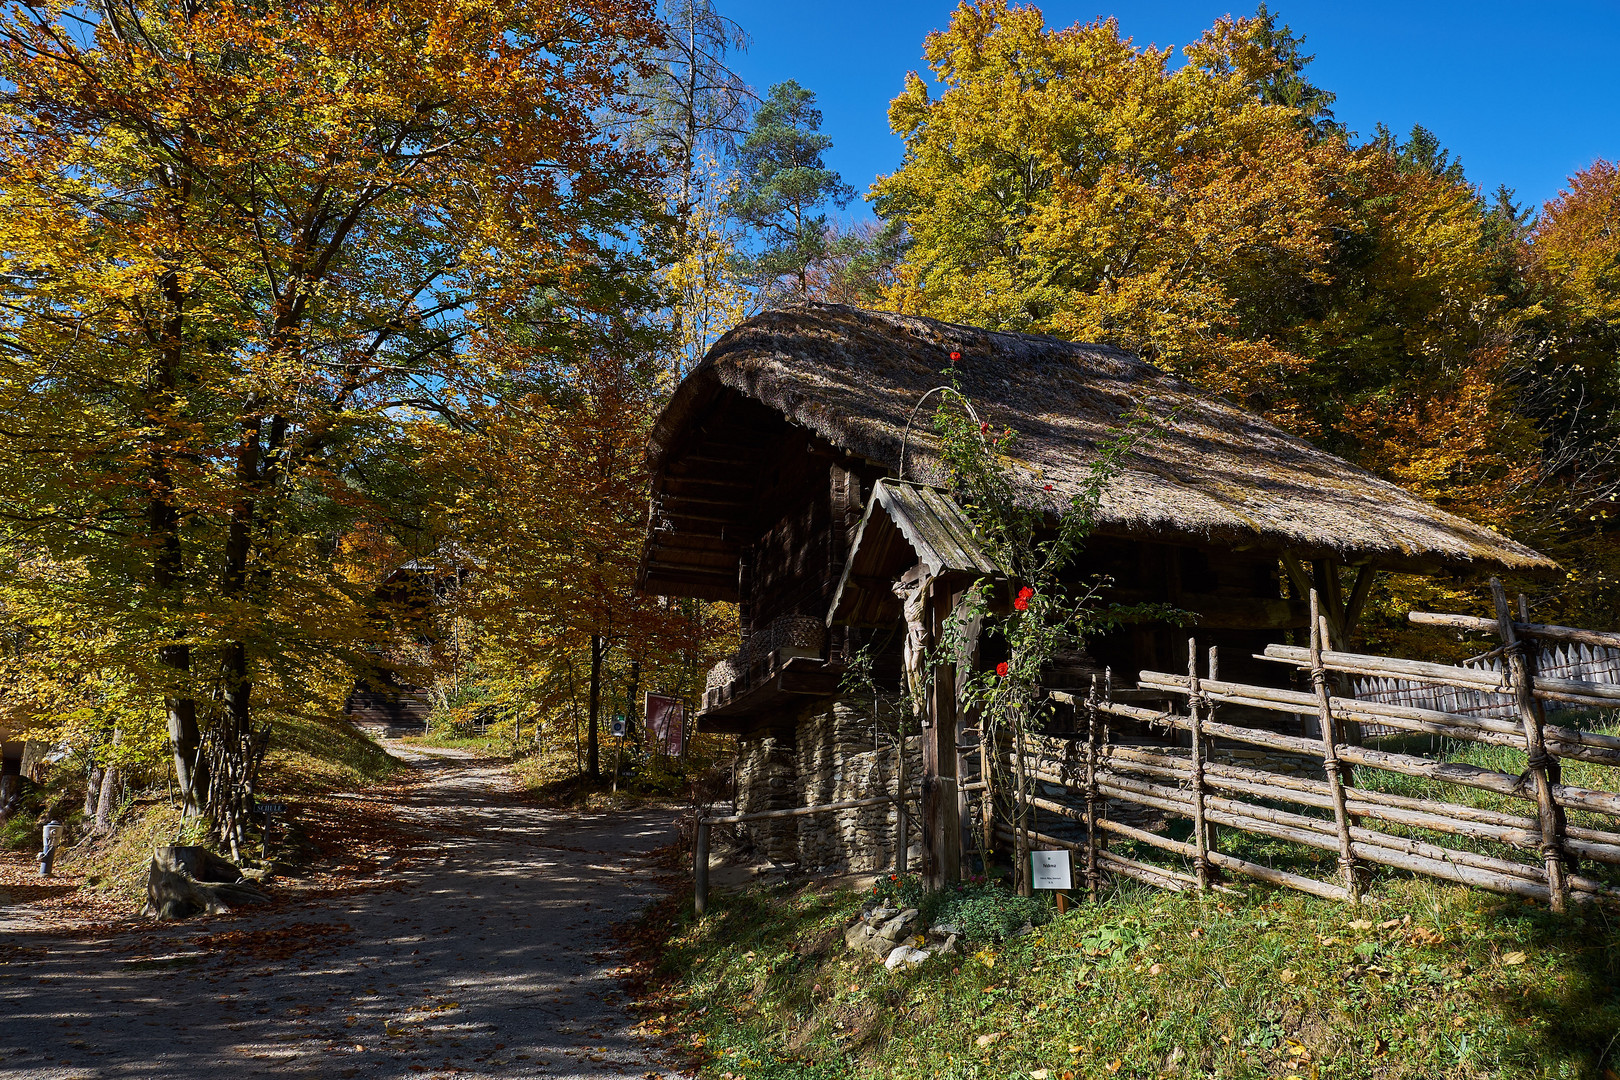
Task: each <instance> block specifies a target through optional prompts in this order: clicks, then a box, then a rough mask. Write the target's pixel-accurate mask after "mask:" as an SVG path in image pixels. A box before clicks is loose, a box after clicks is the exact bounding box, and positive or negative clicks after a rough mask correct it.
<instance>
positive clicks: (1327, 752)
mask: <svg viewBox="0 0 1620 1080" xmlns="http://www.w3.org/2000/svg"><path fill="white" fill-rule="evenodd" d="M1319 605H1320V600H1319V599H1318V598H1317V595H1316V590H1315V589H1312V590H1311V683H1312V685H1313V686H1315V687H1316V702H1317V707H1318V709H1319V711H1320V713H1321V724H1320V727H1321V728H1322V771H1323V772H1324V773H1326V774H1327V782H1328V790H1329V791H1330V792H1332V794H1333V823H1334V825H1335V826H1336V827H1337V829H1338V833H1339V870H1340V872H1341V873H1342V874H1343V875H1344V888H1345V891H1346V892H1348V893H1349V894H1350V902H1351V903H1354V904H1360V903H1361V880H1360V878H1358V877H1357V876H1356V850H1355V848H1354V847H1353V846H1352V845H1351V843H1350V814H1349V812H1348V811H1347V810H1346V808H1345V803H1344V782H1343V780H1342V779H1341V778H1340V776H1339V751H1338V747H1337V746H1336V745H1335V744H1334V724H1333V698H1332V695H1330V694H1329V693H1328V682H1327V669H1326V668H1324V667H1323V666H1322V642H1323V639H1324V637H1325V636H1326V635H1325V634H1324V632H1323V627H1322V614H1321V611H1320V608H1319Z"/></svg>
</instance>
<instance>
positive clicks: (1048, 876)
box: [1029, 849, 1074, 891]
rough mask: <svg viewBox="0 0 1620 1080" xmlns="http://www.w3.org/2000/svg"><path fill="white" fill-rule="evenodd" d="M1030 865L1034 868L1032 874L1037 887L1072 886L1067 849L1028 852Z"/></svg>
mask: <svg viewBox="0 0 1620 1080" xmlns="http://www.w3.org/2000/svg"><path fill="white" fill-rule="evenodd" d="M1029 861H1030V865H1031V866H1033V867H1034V868H1035V873H1034V874H1033V875H1032V877H1033V879H1034V882H1035V887H1036V888H1037V889H1061V890H1065V891H1067V890H1069V889H1072V888H1074V874H1073V872H1072V871H1071V870H1070V869H1069V853H1068V851H1067V850H1063V849H1060V850H1058V851H1032V852H1030V853H1029Z"/></svg>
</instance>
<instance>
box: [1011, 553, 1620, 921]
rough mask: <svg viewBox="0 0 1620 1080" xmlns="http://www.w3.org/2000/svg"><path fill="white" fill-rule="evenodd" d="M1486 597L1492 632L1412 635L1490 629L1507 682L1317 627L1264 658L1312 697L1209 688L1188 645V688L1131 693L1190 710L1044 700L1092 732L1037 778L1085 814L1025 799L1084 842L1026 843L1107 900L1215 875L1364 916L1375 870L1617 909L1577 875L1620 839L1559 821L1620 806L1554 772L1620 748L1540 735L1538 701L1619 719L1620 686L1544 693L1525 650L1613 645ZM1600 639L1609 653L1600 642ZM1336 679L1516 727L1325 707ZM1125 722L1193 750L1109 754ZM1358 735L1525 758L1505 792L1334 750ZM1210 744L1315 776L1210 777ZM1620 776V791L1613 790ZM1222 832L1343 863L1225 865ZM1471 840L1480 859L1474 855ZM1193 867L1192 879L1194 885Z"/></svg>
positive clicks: (1501, 779)
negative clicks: (1428, 738)
mask: <svg viewBox="0 0 1620 1080" xmlns="http://www.w3.org/2000/svg"><path fill="white" fill-rule="evenodd" d="M1493 586H1494V588H1495V591H1496V594H1497V602H1498V609H1499V616H1500V617H1499V618H1498V619H1497V620H1494V621H1490V622H1487V621H1484V620H1478V619H1474V618H1472V617H1465V616H1433V615H1421V614H1420V615H1418V616H1416V617H1415V618H1414V621H1419V622H1430V623H1431V624H1432V623H1440V624H1441V625H1457V626H1459V627H1461V628H1464V629H1474V630H1479V629H1483V628H1484V627H1486V626H1491V627H1493V628H1494V629H1495V630H1496V631H1497V633H1498V634H1499V636H1500V638H1501V646H1500V648H1499V650H1498V651H1499V652H1500V654H1501V655H1502V657H1503V658H1504V660H1505V663H1504V664H1503V665H1502V670H1500V671H1490V670H1481V669H1478V668H1464V667H1454V666H1451V665H1446V664H1435V663H1428V662H1423V661H1415V660H1403V659H1399V658H1396V657H1383V656H1368V655H1361V654H1353V653H1344V652H1335V651H1328V650H1325V649H1324V648H1323V641H1324V640H1325V636H1324V629H1323V627H1322V625H1321V619H1320V617H1319V616H1316V615H1314V614H1313V620H1312V622H1313V633H1312V636H1311V644H1310V646H1309V647H1289V646H1282V645H1273V646H1270V647H1268V648H1267V649H1266V655H1265V658H1266V659H1271V660H1275V661H1277V662H1280V663H1286V664H1289V665H1292V666H1295V667H1297V668H1299V669H1301V670H1303V671H1305V672H1308V673H1309V674H1310V677H1311V685H1312V689H1311V690H1310V691H1304V692H1302V691H1296V690H1285V689H1278V688H1274V687H1262V686H1253V685H1247V684H1242V683H1234V682H1224V681H1220V680H1213V679H1208V678H1201V677H1200V676H1199V674H1198V670H1197V662H1196V657H1197V655H1198V650H1197V646H1196V643H1195V642H1190V643H1189V655H1190V657H1191V658H1192V661H1191V663H1190V665H1189V671H1188V674H1186V675H1179V674H1169V673H1164V672H1151V671H1148V672H1142V673H1141V675H1140V677H1139V680H1138V683H1139V685H1140V686H1141V687H1143V688H1148V689H1153V690H1158V691H1162V692H1163V693H1164V694H1165V695H1166V697H1167V698H1170V699H1173V700H1174V699H1180V701H1181V702H1182V705H1181V706H1179V707H1177V708H1174V709H1172V710H1168V711H1161V710H1155V709H1147V708H1142V707H1140V706H1136V705H1129V704H1125V703H1122V702H1115V701H1111V700H1108V698H1107V695H1106V694H1105V693H1104V692H1103V691H1102V689H1101V687H1099V688H1097V689H1096V690H1094V691H1093V693H1092V694H1091V695H1090V696H1089V697H1084V698H1082V697H1079V696H1078V695H1073V694H1057V695H1054V696H1057V697H1060V698H1063V699H1065V700H1067V701H1069V702H1070V703H1072V704H1074V705H1075V706H1076V707H1077V714H1078V715H1079V716H1081V717H1082V718H1083V721H1084V724H1085V732H1084V734H1085V739H1084V741H1083V742H1082V741H1081V740H1078V739H1076V740H1058V739H1042V740H1038V744H1039V749H1038V752H1037V760H1036V764H1035V768H1034V774H1035V778H1036V779H1038V780H1040V781H1043V782H1045V783H1047V784H1052V785H1057V786H1058V787H1059V788H1061V790H1062V791H1063V792H1064V793H1065V794H1070V795H1078V796H1079V797H1080V803H1079V805H1075V804H1073V803H1070V802H1065V801H1062V800H1054V799H1050V798H1044V797H1043V798H1037V799H1036V800H1035V802H1034V807H1035V809H1036V811H1037V813H1045V814H1050V815H1054V816H1057V817H1060V818H1066V819H1070V820H1073V821H1075V822H1079V823H1083V824H1084V825H1085V826H1086V828H1085V833H1084V835H1085V840H1084V841H1082V842H1075V841H1072V840H1070V841H1064V840H1061V839H1059V838H1057V837H1054V836H1050V835H1046V834H1044V833H1035V834H1033V835H1032V836H1031V837H1030V839H1031V840H1034V841H1036V842H1037V843H1050V844H1053V845H1056V846H1064V847H1068V848H1071V849H1073V850H1074V851H1076V852H1077V853H1078V854H1079V855H1081V856H1082V857H1083V859H1084V863H1085V867H1086V873H1087V879H1088V884H1089V885H1090V886H1091V887H1092V888H1096V887H1097V886H1098V885H1099V884H1100V883H1101V881H1102V880H1103V875H1105V874H1120V875H1123V876H1126V877H1130V878H1134V879H1137V880H1141V881H1145V882H1148V883H1150V884H1153V885H1156V886H1159V887H1163V888H1170V889H1187V888H1191V889H1205V888H1218V887H1220V884H1219V881H1218V876H1219V873H1220V872H1229V873H1233V874H1238V875H1242V876H1247V877H1251V878H1255V879H1258V880H1261V881H1265V882H1269V883H1271V884H1275V885H1283V886H1287V887H1289V888H1294V889H1298V890H1301V891H1303V892H1307V893H1311V894H1313V895H1316V896H1322V897H1328V898H1333V899H1343V900H1349V901H1352V902H1358V901H1359V900H1360V899H1361V894H1362V889H1363V884H1364V883H1363V876H1364V875H1362V874H1361V873H1360V868H1361V867H1363V866H1365V865H1367V864H1372V865H1379V866H1387V867H1392V868H1395V869H1399V870H1406V871H1410V872H1413V873H1416V874H1421V875H1425V876H1428V877H1433V878H1437V879H1441V880H1446V881H1453V882H1458V883H1461V884H1465V885H1471V886H1475V887H1478V888H1483V889H1488V890H1492V891H1495V892H1502V893H1509V894H1514V895H1520V896H1526V897H1531V898H1534V899H1538V900H1543V901H1546V902H1547V903H1548V904H1549V905H1550V906H1551V907H1552V908H1553V909H1554V910H1555V911H1562V910H1564V908H1565V906H1566V905H1567V903H1568V902H1569V900H1571V899H1575V900H1582V901H1591V900H1601V901H1605V902H1615V901H1620V888H1617V887H1616V886H1614V885H1612V884H1609V883H1607V882H1604V881H1600V880H1597V879H1595V878H1592V877H1590V876H1586V875H1583V874H1581V873H1580V872H1579V864H1580V861H1581V860H1590V861H1592V862H1598V863H1605V864H1611V865H1620V831H1616V830H1615V829H1613V828H1612V827H1602V828H1594V827H1586V826H1575V825H1570V824H1569V823H1568V821H1567V820H1566V811H1569V810H1580V811H1586V812H1590V813H1594V814H1598V815H1604V816H1606V817H1608V818H1615V819H1620V793H1617V792H1616V791H1614V790H1604V789H1601V788H1585V787H1580V786H1576V785H1570V784H1565V783H1563V782H1562V776H1561V772H1562V770H1561V765H1560V759H1568V760H1573V761H1581V762H1586V763H1591V764H1596V765H1603V766H1620V738H1616V737H1615V736H1612V735H1604V734H1597V733H1593V732H1588V731H1582V730H1578V729H1575V728H1570V727H1562V726H1556V725H1552V724H1548V723H1546V721H1545V709H1544V703H1546V702H1558V703H1562V704H1577V705H1585V706H1591V707H1602V708H1620V685H1617V684H1614V683H1606V682H1597V681H1593V680H1576V679H1565V678H1553V677H1547V676H1539V675H1538V674H1537V673H1536V672H1535V670H1534V668H1533V657H1534V652H1532V651H1531V650H1528V649H1525V648H1524V647H1522V645H1521V641H1522V640H1523V639H1524V638H1533V637H1542V638H1546V639H1551V640H1565V641H1571V640H1573V641H1581V642H1584V643H1601V644H1609V643H1610V642H1611V641H1616V640H1620V639H1617V638H1616V637H1615V635H1607V634H1597V633H1595V632H1592V631H1582V630H1576V629H1574V628H1566V627H1549V626H1540V625H1537V624H1531V623H1529V622H1528V620H1524V621H1514V620H1513V619H1512V618H1511V616H1510V614H1509V612H1508V609H1507V602H1506V598H1505V596H1504V595H1503V593H1502V590H1501V586H1500V585H1497V584H1495V583H1493ZM1314 611H1315V604H1314V598H1313V613H1314ZM1441 620H1451V621H1446V622H1442V621H1441ZM1597 638H1602V639H1605V640H1603V641H1602V642H1594V641H1593V639H1597ZM1335 673H1347V674H1356V675H1365V676H1370V677H1375V678H1400V679H1405V680H1413V681H1418V682H1423V683H1428V684H1432V685H1439V686H1455V687H1464V688H1469V689H1479V690H1488V691H1491V692H1495V693H1501V694H1504V695H1506V696H1508V697H1509V698H1510V699H1511V700H1512V701H1513V702H1514V704H1515V707H1516V712H1517V714H1518V717H1517V722H1514V721H1509V720H1505V719H1497V718H1490V717H1480V716H1476V715H1464V714H1458V713H1450V712H1444V711H1440V710H1435V709H1424V708H1417V707H1413V706H1408V705H1396V704H1389V703H1382V702H1369V701H1361V700H1357V699H1355V698H1349V697H1341V696H1338V695H1337V694H1335V693H1334V692H1333V682H1334V680H1333V679H1332V677H1331V676H1332V674H1335ZM1219 705H1233V706H1244V707H1246V708H1247V709H1250V710H1261V711H1264V712H1270V713H1277V714H1284V715H1291V716H1295V717H1300V716H1306V717H1313V718H1314V719H1315V721H1316V726H1317V727H1318V729H1319V731H1320V737H1319V738H1305V737H1300V736H1295V735H1288V734H1284V733H1282V732H1280V731H1276V730H1271V729H1269V728H1264V727H1258V726H1252V725H1248V724H1243V723H1239V722H1236V721H1234V720H1225V719H1221V720H1218V719H1216V715H1217V706H1219ZM1117 720H1128V721H1135V722H1139V723H1145V724H1148V725H1150V726H1151V727H1155V728H1159V729H1173V730H1179V731H1184V732H1187V734H1188V739H1187V742H1188V743H1190V746H1188V747H1185V748H1182V749H1180V750H1177V749H1173V748H1169V747H1145V746H1119V745H1115V744H1114V742H1113V740H1112V738H1111V729H1112V726H1113V724H1114V722H1115V721H1117ZM1352 721H1353V722H1367V723H1377V724H1381V725H1384V726H1386V727H1388V728H1391V729H1394V730H1396V731H1409V732H1418V733H1425V734H1431V735H1443V736H1447V737H1449V738H1452V739H1459V740H1465V741H1470V742H1478V743H1484V744H1490V745H1497V746H1508V747H1512V748H1515V749H1518V750H1521V751H1523V752H1525V754H1526V768H1525V770H1524V771H1523V772H1522V773H1521V774H1519V775H1513V774H1511V773H1507V772H1500V771H1496V770H1492V769H1485V768H1480V767H1478V766H1474V765H1468V764H1461V763H1450V762H1443V761H1438V760H1434V759H1431V758H1428V757H1421V756H1417V755H1412V754H1406V753H1397V752H1392V751H1386V750H1380V749H1375V748H1371V747H1365V746H1360V745H1354V744H1353V743H1352V742H1350V741H1349V740H1347V739H1346V738H1345V737H1344V735H1345V725H1346V723H1347V722H1352ZM1216 740H1219V741H1220V742H1221V743H1224V744H1227V745H1231V744H1236V745H1239V746H1244V747H1258V748H1260V749H1262V750H1266V751H1271V752H1273V753H1276V754H1282V755H1290V756H1292V757H1294V758H1296V759H1303V760H1306V761H1309V762H1311V763H1313V764H1314V766H1315V769H1316V770H1317V771H1319V776H1309V775H1287V774H1284V773H1279V772H1276V771H1272V770H1269V769H1265V768H1257V767H1252V766H1249V765H1244V764H1233V763H1222V762H1219V761H1215V760H1211V756H1210V750H1211V745H1212V744H1213V743H1215V741H1216ZM1351 766H1355V767H1360V768H1363V769H1372V770H1381V771H1385V772H1390V773H1395V774H1399V775H1402V776H1409V777H1416V778H1420V779H1424V780H1430V781H1440V782H1443V783H1447V784H1452V785H1457V786H1460V787H1466V788H1472V789H1476V790H1481V791H1487V792H1492V793H1494V794H1496V795H1500V796H1505V797H1507V798H1509V799H1515V800H1520V801H1523V802H1527V803H1530V804H1531V805H1530V806H1529V807H1527V808H1526V812H1524V813H1518V812H1513V811H1512V810H1507V809H1483V808H1480V807H1476V806H1469V805H1464V804H1460V803H1456V802H1450V801H1445V800H1440V799H1429V798H1417V797H1412V796H1407V795H1397V794H1391V793H1387V792H1382V791H1376V790H1369V789H1366V788H1361V787H1356V786H1355V785H1354V784H1353V783H1352V774H1351V773H1350V772H1349V771H1348V768H1349V767H1351ZM1616 777H1617V779H1620V773H1617V774H1616ZM1605 787H1608V788H1612V787H1614V785H1613V784H1608V785H1605ZM1256 800H1263V802H1258V801H1256ZM1110 801H1114V802H1116V803H1126V804H1132V805H1134V806H1138V807H1143V808H1147V809H1150V810H1155V811H1158V812H1160V813H1163V814H1169V815H1173V816H1177V817H1180V818H1184V819H1186V820H1187V821H1189V822H1190V823H1191V824H1192V830H1193V831H1192V836H1191V838H1190V839H1189V840H1186V841H1181V840H1173V839H1171V838H1169V837H1167V836H1163V835H1160V834H1159V833H1156V832H1153V831H1150V830H1146V829H1141V828H1137V827H1135V826H1132V825H1128V824H1125V823H1123V822H1118V821H1111V820H1109V818H1108V805H1109V802H1110ZM1277 804H1281V806H1283V807H1289V808H1287V809H1284V808H1280V807H1279V805H1277ZM1312 811H1315V812H1314V813H1313V812H1312ZM1372 823H1386V824H1388V825H1394V826H1398V827H1401V828H1403V829H1409V830H1412V831H1415V832H1418V833H1420V834H1422V835H1421V836H1420V837H1413V836H1404V835H1397V834H1395V833H1392V832H1387V831H1381V830H1380V829H1378V828H1375V827H1372ZM1590 824H1591V823H1588V825H1590ZM1224 829H1236V830H1239V831H1242V832H1245V833H1251V834H1254V835H1258V836H1264V837H1269V838H1271V839H1275V840H1282V841H1285V842H1288V843H1291V844H1298V845H1301V846H1304V847H1307V848H1314V849H1317V850H1321V851H1326V852H1331V853H1332V854H1333V855H1335V856H1336V858H1337V862H1338V874H1337V875H1336V876H1337V880H1336V881H1332V882H1327V881H1321V880H1318V879H1316V878H1313V877H1309V876H1307V875H1304V874H1299V873H1295V872H1293V871H1286V870H1280V869H1275V868H1272V867H1266V866H1262V865H1259V864H1257V863H1254V862H1251V861H1249V860H1245V859H1242V858H1238V857H1237V856H1235V855H1232V854H1231V853H1229V852H1223V851H1222V850H1221V849H1220V846H1219V836H1220V832H1221V830H1224ZM998 832H999V833H1000V834H1001V835H1003V836H1005V837H1007V838H1008V839H1011V838H1012V836H1011V829H1010V827H1008V826H1006V825H1002V826H999V827H998ZM1111 836H1112V837H1119V838H1121V839H1125V840H1129V841H1132V842H1134V843H1136V844H1139V845H1141V846H1144V847H1147V848H1151V849H1154V850H1156V851H1160V852H1164V853H1167V854H1169V855H1171V856H1175V857H1178V858H1179V859H1180V860H1182V861H1183V864H1182V867H1181V868H1176V867H1171V866H1163V865H1157V864H1153V863H1148V862H1144V861H1142V860H1140V859H1133V858H1127V857H1125V856H1123V855H1120V854H1118V853H1116V852H1112V851H1109V850H1108V838H1109V837H1111ZM1453 838H1454V839H1453ZM1470 841H1471V842H1474V844H1473V846H1468V845H1467V842H1470ZM1480 842H1485V844H1484V845H1481V844H1480ZM1496 845H1500V846H1501V847H1504V848H1506V849H1508V852H1507V853H1506V854H1503V853H1487V852H1485V851H1482V850H1479V848H1480V847H1481V846H1486V847H1494V846H1496ZM1514 850H1517V851H1523V852H1529V853H1533V855H1534V857H1535V858H1536V861H1535V862H1534V863H1531V862H1526V861H1522V860H1520V859H1515V858H1512V857H1509V856H1510V855H1511V852H1512V851H1514ZM1189 864H1190V870H1191V872H1188V870H1187V869H1186V867H1187V866H1188V865H1189Z"/></svg>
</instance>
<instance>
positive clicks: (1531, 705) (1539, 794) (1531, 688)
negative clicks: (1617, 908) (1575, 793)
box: [1491, 578, 1569, 914]
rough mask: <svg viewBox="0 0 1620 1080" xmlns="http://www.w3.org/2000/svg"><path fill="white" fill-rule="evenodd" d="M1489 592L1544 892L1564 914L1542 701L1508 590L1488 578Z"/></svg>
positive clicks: (1564, 886)
mask: <svg viewBox="0 0 1620 1080" xmlns="http://www.w3.org/2000/svg"><path fill="white" fill-rule="evenodd" d="M1491 595H1492V598H1493V599H1494V600H1495V601H1496V625H1497V631H1498V632H1499V633H1500V634H1501V635H1502V644H1503V646H1504V647H1505V649H1506V652H1507V661H1508V662H1507V670H1508V674H1509V676H1510V677H1511V679H1512V684H1513V696H1514V699H1515V701H1516V702H1517V704H1518V707H1519V719H1520V721H1521V722H1522V723H1523V724H1524V743H1525V751H1526V754H1525V756H1526V758H1527V761H1526V766H1527V768H1528V770H1529V772H1530V775H1531V776H1532V777H1534V778H1535V782H1536V811H1537V813H1536V818H1537V821H1538V824H1539V825H1540V826H1541V858H1542V861H1543V862H1544V863H1545V865H1546V867H1547V894H1548V900H1549V903H1550V904H1551V905H1552V909H1553V911H1555V912H1557V913H1559V914H1563V912H1564V910H1565V909H1566V908H1567V907H1568V906H1569V883H1568V882H1567V881H1565V880H1564V843H1563V838H1562V836H1561V835H1560V834H1561V833H1562V832H1563V830H1562V828H1560V825H1561V823H1562V820H1563V816H1562V815H1561V814H1560V813H1559V811H1558V804H1557V803H1556V802H1554V801H1553V793H1552V778H1551V777H1550V776H1548V767H1549V766H1551V765H1553V764H1554V759H1553V758H1551V757H1549V756H1548V754H1547V744H1546V741H1545V740H1544V739H1543V737H1542V730H1541V728H1542V724H1543V723H1544V720H1543V717H1542V709H1541V703H1540V702H1539V701H1537V700H1536V693H1535V682H1534V678H1535V675H1534V672H1533V670H1532V668H1531V666H1530V658H1529V656H1528V655H1527V654H1526V651H1525V649H1524V647H1523V646H1522V645H1521V644H1520V643H1519V638H1518V635H1517V634H1516V633H1515V632H1514V630H1513V613H1512V612H1511V611H1510V610H1509V609H1508V599H1507V591H1506V590H1505V589H1503V588H1502V583H1501V582H1500V581H1498V580H1497V579H1496V578H1491Z"/></svg>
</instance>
